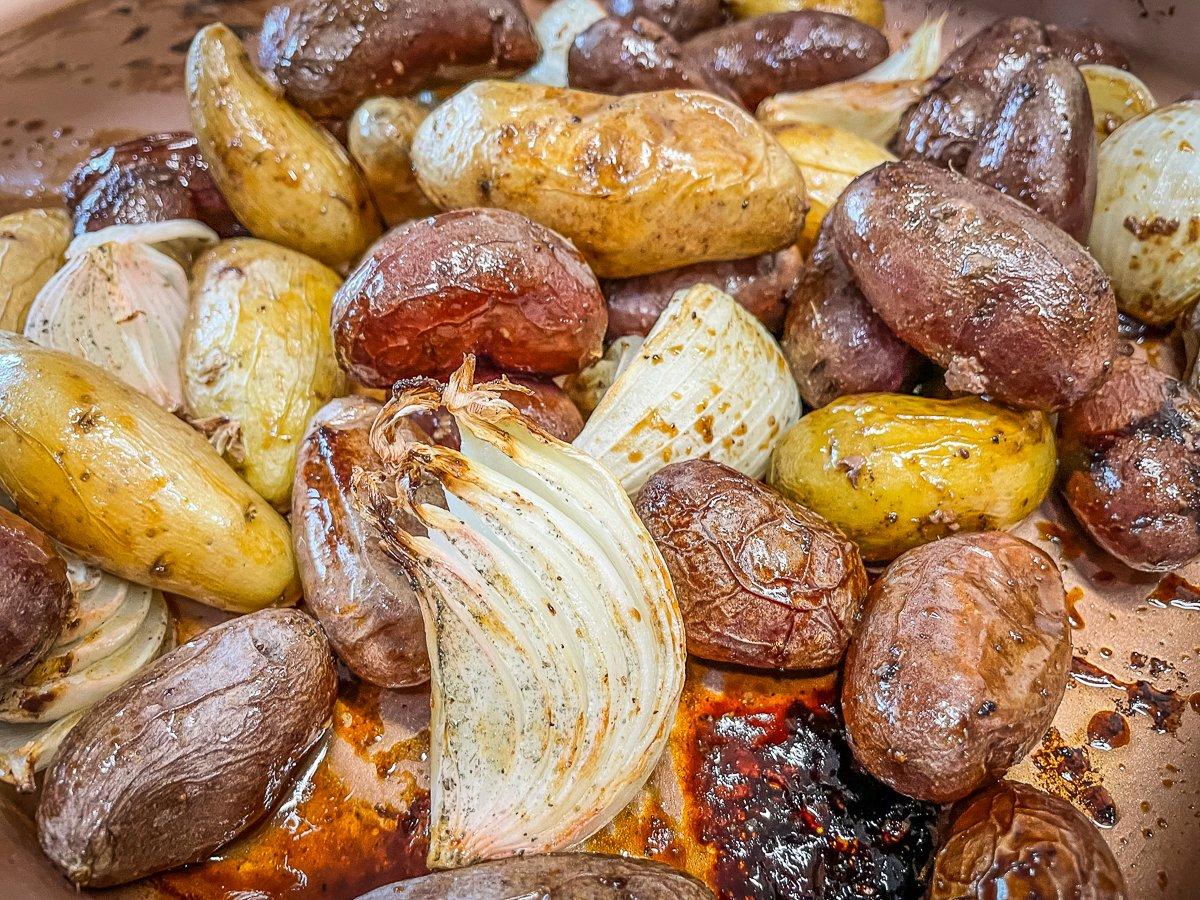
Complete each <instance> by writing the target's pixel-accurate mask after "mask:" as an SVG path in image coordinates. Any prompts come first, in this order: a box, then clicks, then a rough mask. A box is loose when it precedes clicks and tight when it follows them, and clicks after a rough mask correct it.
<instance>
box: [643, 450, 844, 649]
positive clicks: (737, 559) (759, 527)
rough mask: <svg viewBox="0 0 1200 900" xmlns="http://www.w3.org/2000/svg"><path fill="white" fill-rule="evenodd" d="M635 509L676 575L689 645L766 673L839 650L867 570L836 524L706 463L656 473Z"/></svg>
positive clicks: (686, 463)
mask: <svg viewBox="0 0 1200 900" xmlns="http://www.w3.org/2000/svg"><path fill="white" fill-rule="evenodd" d="M634 505H635V507H636V508H637V512H638V515H639V516H641V518H642V522H643V523H644V524H645V525H646V528H647V530H648V531H649V532H650V535H651V537H653V538H654V542H655V543H656V544H657V545H658V549H659V550H660V551H661V552H662V555H663V559H664V560H665V561H666V563H667V569H668V570H669V571H670V573H671V583H672V584H673V585H674V586H675V593H676V596H677V597H678V599H679V606H680V609H681V610H682V611H683V621H684V626H685V629H686V632H687V643H688V652H689V653H692V654H694V655H696V656H701V657H704V658H705V659H711V660H715V661H717V662H723V663H734V664H737V665H745V666H753V667H754V668H759V669H822V668H826V667H828V666H833V665H836V664H837V662H838V660H840V659H841V658H842V654H843V653H844V652H845V650H846V645H847V644H848V643H849V641H850V632H851V629H852V627H853V622H854V617H855V614H856V613H857V611H858V607H859V605H860V604H861V603H862V600H863V597H864V596H865V595H866V592H867V570H866V569H865V568H864V567H863V564H862V559H861V558H860V557H859V555H858V550H857V548H856V547H855V546H854V545H853V544H852V543H851V542H850V541H849V540H847V539H846V537H845V536H844V535H843V534H842V533H841V532H840V531H838V530H837V529H836V528H835V527H833V526H832V525H830V524H829V523H828V522H826V521H825V520H824V519H822V518H821V517H820V516H818V515H816V514H815V513H813V512H810V511H809V510H807V509H805V508H804V507H802V506H800V505H799V504H796V503H792V502H791V501H789V500H787V499H785V498H784V497H781V496H780V495H779V494H776V493H775V492H774V491H771V490H769V489H768V488H766V487H764V486H763V485H762V484H761V483H760V482H758V481H755V480H754V479H752V478H748V477H746V476H745V475H743V474H741V473H740V472H738V471H737V470H736V469H732V468H730V467H729V466H726V465H723V464H722V463H718V462H713V461H711V460H706V459H694V460H685V461H683V462H677V463H672V464H671V465H669V466H666V467H665V468H662V469H659V470H658V472H656V473H655V474H654V475H652V476H651V477H650V479H649V480H648V481H647V482H646V483H645V484H644V485H642V488H641V490H640V491H639V492H638V495H637V500H636V502H635V504H634Z"/></svg>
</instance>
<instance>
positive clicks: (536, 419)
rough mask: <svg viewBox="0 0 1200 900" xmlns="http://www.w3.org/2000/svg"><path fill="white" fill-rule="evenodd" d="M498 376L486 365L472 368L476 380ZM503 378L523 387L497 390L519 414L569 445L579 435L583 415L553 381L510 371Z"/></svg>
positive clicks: (491, 378) (498, 373) (485, 379)
mask: <svg viewBox="0 0 1200 900" xmlns="http://www.w3.org/2000/svg"><path fill="white" fill-rule="evenodd" d="M500 377H501V373H500V372H495V371H492V370H490V369H488V368H486V367H479V368H477V369H476V370H475V381H476V383H478V382H480V381H491V380H493V379H498V378H500ZM503 377H505V378H507V379H508V380H509V381H511V382H512V383H513V384H515V385H517V386H518V387H522V388H524V389H525V390H523V391H500V392H499V393H500V396H502V397H503V398H504V399H505V400H507V401H508V402H509V403H511V404H512V405H513V406H515V407H516V408H517V409H518V410H519V411H520V413H521V415H523V416H525V417H526V418H527V419H529V420H530V421H531V422H533V423H534V424H535V425H537V426H538V427H539V428H541V429H542V430H543V431H545V432H547V433H549V434H552V435H554V436H555V437H556V438H558V439H559V440H560V441H564V442H566V443H568V444H569V443H570V442H571V441H573V440H575V438H577V437H579V432H581V431H583V414H582V413H581V412H580V411H579V407H578V406H576V405H575V402H574V401H573V400H572V399H571V398H570V397H569V396H568V395H567V392H566V391H564V390H563V389H562V388H560V387H559V386H558V385H557V384H555V383H554V382H553V381H545V380H543V379H540V378H529V377H527V376H525V375H511V374H505V375H504V376H503Z"/></svg>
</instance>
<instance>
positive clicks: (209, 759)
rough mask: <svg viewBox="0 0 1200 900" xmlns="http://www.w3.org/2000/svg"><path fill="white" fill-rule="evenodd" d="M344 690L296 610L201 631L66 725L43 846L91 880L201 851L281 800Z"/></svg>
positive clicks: (84, 882) (121, 877)
mask: <svg viewBox="0 0 1200 900" xmlns="http://www.w3.org/2000/svg"><path fill="white" fill-rule="evenodd" d="M336 696H337V673H336V671H335V670H334V666H333V658H332V657H331V656H330V653H329V644H328V642H327V641H326V640H325V636H324V635H323V634H322V632H321V629H320V628H319V627H318V625H317V623H316V622H315V621H313V620H312V618H310V617H309V616H308V615H306V614H305V613H302V612H300V611H299V610H294V609H272V610H263V611H261V612H257V613H254V614H253V615H249V616H243V617H240V618H237V619H233V620H231V621H229V622H225V623H224V624H221V625H218V626H216V627H215V628H212V629H210V630H208V631H206V632H204V633H203V634H202V635H200V636H199V637H197V638H196V639H194V640H193V641H191V642H189V643H187V644H185V645H184V646H182V647H180V648H179V649H177V650H175V651H174V652H172V653H169V654H168V655H167V656H164V657H163V658H162V659H160V660H159V661H158V662H156V663H154V664H153V665H151V666H150V667H148V668H146V669H145V670H143V671H142V672H141V673H139V674H138V675H137V676H135V677H134V678H133V679H132V680H131V681H129V682H127V683H126V684H125V685H124V686H123V687H121V688H119V689H118V690H117V691H116V692H115V693H114V694H112V695H110V696H109V697H108V698H107V699H105V700H102V701H101V702H100V703H99V704H97V705H96V706H95V707H93V708H92V709H91V710H90V711H89V712H88V713H87V714H86V715H85V716H84V717H83V718H82V719H81V720H80V722H79V724H78V725H76V726H75V728H74V729H72V730H71V732H70V733H69V734H68V735H67V737H66V739H65V740H64V741H63V744H62V746H61V747H60V748H59V751H58V754H57V755H56V756H55V758H54V764H53V767H52V769H51V771H50V772H49V774H48V777H47V778H46V788H45V790H44V791H43V793H42V798H41V802H40V803H39V804H38V810H37V827H38V839H39V840H40V841H41V845H42V850H43V851H44V852H45V853H46V855H47V856H48V857H50V860H51V861H52V862H53V863H54V864H55V865H56V866H58V868H59V869H61V870H62V871H63V873H64V874H65V875H66V876H67V877H68V878H70V879H71V880H72V881H73V882H75V883H76V884H77V885H80V886H82V887H104V886H108V885H114V884H122V883H124V882H127V881H133V880H134V879H137V878H141V877H143V876H145V875H149V874H151V873H154V872H160V871H162V870H163V869H169V868H173V867H175V866H180V865H184V864H186V863H192V862H198V861H200V860H202V859H204V858H205V857H207V856H208V855H209V854H211V853H212V852H213V851H214V850H216V849H217V848H218V847H221V846H223V845H224V844H226V843H228V842H229V841H231V840H232V839H233V838H235V837H237V836H238V835H239V834H241V833H243V832H244V831H245V830H246V829H247V828H249V827H250V826H251V825H253V824H254V823H255V822H256V821H258V820H259V819H261V818H262V817H263V816H264V815H265V814H266V813H267V812H269V811H270V810H271V809H272V808H273V807H274V806H275V803H276V802H277V801H278V800H279V799H280V797H281V796H282V794H283V791H284V789H285V788H286V787H287V786H288V782H289V779H290V776H291V775H292V774H293V773H294V772H295V771H296V768H297V766H298V765H299V763H300V762H301V760H302V759H303V757H304V755H305V753H307V752H308V750H309V749H310V748H311V747H312V746H313V745H314V744H315V743H316V742H317V740H318V739H319V738H320V737H321V735H322V734H323V732H324V731H325V729H326V727H327V725H328V723H329V718H330V716H331V715H332V713H333V702H334V699H335V697H336ZM167 821H169V822H170V823H171V827H169V828H164V827H162V825H163V823H164V822H167Z"/></svg>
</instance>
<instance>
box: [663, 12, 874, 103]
mask: <svg viewBox="0 0 1200 900" xmlns="http://www.w3.org/2000/svg"><path fill="white" fill-rule="evenodd" d="M685 50H686V52H687V54H688V56H690V57H691V58H692V59H694V60H695V61H696V62H698V63H700V64H701V65H702V66H704V68H706V69H707V70H708V72H709V73H710V74H711V76H712V77H713V78H715V79H716V80H717V81H719V82H722V83H725V84H728V85H729V86H730V87H731V88H732V89H733V91H734V93H735V94H737V96H738V97H739V98H740V99H741V101H742V103H744V104H745V105H746V107H747V108H748V109H754V108H755V107H757V106H758V104H759V103H761V102H762V101H763V100H765V99H766V98H767V97H770V96H771V95H772V94H778V93H780V92H782V91H804V90H808V89H809V88H815V87H820V86H821V85H823V84H831V83H833V82H835V81H846V80H847V79H850V78H853V77H854V76H855V75H861V74H862V73H863V72H865V71H867V69H870V68H871V67H872V66H876V65H878V64H879V63H881V62H883V61H884V60H885V59H886V58H887V55H888V42H887V38H885V37H884V36H883V35H882V34H880V33H879V32H878V31H876V30H875V29H874V28H872V27H871V26H870V25H864V24H863V23H862V22H859V21H858V20H857V19H851V18H850V17H849V16H841V15H838V14H837V13H827V12H818V11H816V10H797V11H792V12H781V13H771V14H769V15H765V16H756V17H755V18H753V19H745V20H743V21H740V22H732V23H730V24H729V25H723V26H721V27H720V28H714V29H712V30H711V31H705V32H704V33H702V34H700V35H697V36H696V37H694V38H692V40H690V41H688V42H687V44H686V45H685Z"/></svg>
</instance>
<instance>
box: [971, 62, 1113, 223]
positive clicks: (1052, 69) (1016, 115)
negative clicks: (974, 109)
mask: <svg viewBox="0 0 1200 900" xmlns="http://www.w3.org/2000/svg"><path fill="white" fill-rule="evenodd" d="M964 172H965V174H966V175H968V176H969V177H971V178H974V179H975V180H976V181H981V182H983V183H984V184H986V185H989V186H991V187H994V188H995V189H996V190H998V191H1000V192H1002V193H1005V194H1008V195H1009V196H1010V197H1015V198H1016V199H1017V200H1020V201H1021V202H1022V203H1024V204H1025V205H1026V206H1028V207H1030V208H1031V209H1033V210H1034V211H1035V212H1038V213H1041V214H1042V215H1043V216H1045V217H1046V218H1047V219H1049V220H1050V221H1051V222H1053V223H1054V224H1055V225H1057V226H1058V227H1059V228H1061V229H1062V230H1063V231H1065V232H1066V233H1067V234H1069V235H1071V237H1073V238H1075V240H1077V241H1081V242H1082V241H1083V240H1084V239H1085V237H1086V235H1087V233H1088V229H1089V228H1090V227H1091V224H1092V207H1093V206H1094V205H1095V202H1096V129H1095V123H1094V121H1093V118H1092V101H1091V100H1090V99H1089V96H1088V88H1087V84H1086V83H1085V82H1084V80H1083V76H1082V75H1080V74H1079V69H1077V68H1075V66H1074V65H1073V64H1072V63H1070V62H1068V61H1067V60H1065V59H1061V58H1053V59H1048V60H1046V61H1045V62H1038V63H1034V64H1033V65H1031V66H1029V68H1027V69H1026V70H1025V71H1024V72H1022V73H1021V74H1020V75H1019V76H1017V78H1016V80H1015V81H1014V82H1013V84H1012V87H1011V88H1009V91H1008V94H1007V95H1006V96H1005V97H1004V99H1003V100H1001V102H1000V105H999V107H998V108H997V110H996V112H995V115H994V116H993V118H992V120H991V122H989V123H988V124H987V125H986V126H985V127H984V129H983V131H982V132H981V133H980V135H979V141H978V142H977V143H976V145H975V149H974V151H973V152H972V153H971V157H970V159H968V160H967V167H966V169H965V170H964Z"/></svg>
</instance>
